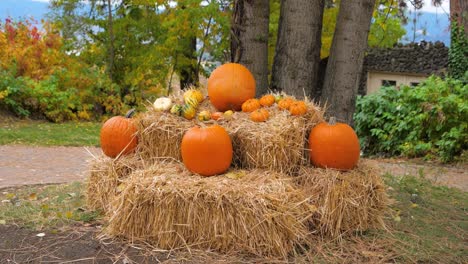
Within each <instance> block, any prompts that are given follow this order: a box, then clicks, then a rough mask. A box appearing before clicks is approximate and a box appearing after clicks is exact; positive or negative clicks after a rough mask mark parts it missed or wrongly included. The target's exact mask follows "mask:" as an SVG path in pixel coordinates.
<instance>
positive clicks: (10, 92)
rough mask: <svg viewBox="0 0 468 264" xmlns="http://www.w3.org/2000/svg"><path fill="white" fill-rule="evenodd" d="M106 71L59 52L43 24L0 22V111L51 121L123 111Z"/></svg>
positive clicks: (58, 40) (56, 38)
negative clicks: (3, 109) (40, 25)
mask: <svg viewBox="0 0 468 264" xmlns="http://www.w3.org/2000/svg"><path fill="white" fill-rule="evenodd" d="M104 72H105V70H104V69H101V68H98V67H97V66H92V67H91V66H89V65H87V64H86V63H84V62H82V61H81V60H80V58H79V57H78V56H76V55H72V54H67V53H66V52H65V51H64V43H63V40H62V37H61V36H60V34H59V33H58V31H57V30H56V28H55V27H54V26H53V25H52V24H50V23H47V22H44V21H43V22H42V29H39V28H38V25H37V22H34V21H32V20H24V21H20V22H14V21H12V20H11V19H6V20H5V22H4V23H0V107H1V108H6V109H7V110H10V111H11V112H13V113H15V114H16V115H18V116H30V115H35V116H43V117H45V118H47V119H49V120H50V121H53V122H61V121H66V120H78V119H81V120H89V119H93V118H94V119H95V118H98V117H99V116H100V115H101V114H110V115H115V114H119V113H121V112H123V111H126V110H127V109H126V108H128V106H126V105H125V104H124V103H123V102H122V101H121V100H120V97H119V96H118V88H116V87H115V86H114V85H112V84H111V83H110V81H109V80H108V78H107V77H106V76H105V74H104Z"/></svg>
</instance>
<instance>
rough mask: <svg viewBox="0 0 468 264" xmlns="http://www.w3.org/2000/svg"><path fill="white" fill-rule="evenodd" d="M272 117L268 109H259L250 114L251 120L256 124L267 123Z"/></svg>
mask: <svg viewBox="0 0 468 264" xmlns="http://www.w3.org/2000/svg"><path fill="white" fill-rule="evenodd" d="M269 117H270V113H268V111H267V110H266V109H258V110H255V111H253V112H252V113H250V120H252V121H254V122H265V121H267V120H268V118H269Z"/></svg>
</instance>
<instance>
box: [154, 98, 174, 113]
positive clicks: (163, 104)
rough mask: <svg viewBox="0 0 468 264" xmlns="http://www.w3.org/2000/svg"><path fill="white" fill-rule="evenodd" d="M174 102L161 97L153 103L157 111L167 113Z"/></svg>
mask: <svg viewBox="0 0 468 264" xmlns="http://www.w3.org/2000/svg"><path fill="white" fill-rule="evenodd" d="M171 106H172V100H171V98H168V97H161V98H158V99H156V101H154V103H153V107H154V109H155V110H156V111H167V110H169V109H171Z"/></svg>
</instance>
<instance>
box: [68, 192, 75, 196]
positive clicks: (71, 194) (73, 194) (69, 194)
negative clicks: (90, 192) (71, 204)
mask: <svg viewBox="0 0 468 264" xmlns="http://www.w3.org/2000/svg"><path fill="white" fill-rule="evenodd" d="M68 196H70V197H75V196H76V193H68Z"/></svg>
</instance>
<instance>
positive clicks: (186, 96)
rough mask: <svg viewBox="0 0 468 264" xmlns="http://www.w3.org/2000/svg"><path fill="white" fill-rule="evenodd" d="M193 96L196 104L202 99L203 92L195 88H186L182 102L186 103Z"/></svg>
mask: <svg viewBox="0 0 468 264" xmlns="http://www.w3.org/2000/svg"><path fill="white" fill-rule="evenodd" d="M189 98H193V99H195V100H196V102H197V105H198V104H199V103H201V102H202V101H203V94H202V93H201V92H200V91H199V90H197V89H193V88H191V89H188V90H187V91H185V93H184V102H186V103H188V99H189Z"/></svg>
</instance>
